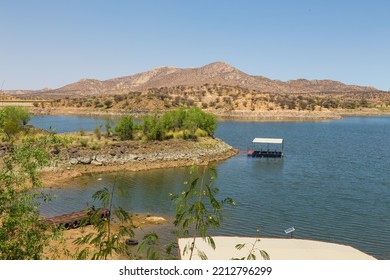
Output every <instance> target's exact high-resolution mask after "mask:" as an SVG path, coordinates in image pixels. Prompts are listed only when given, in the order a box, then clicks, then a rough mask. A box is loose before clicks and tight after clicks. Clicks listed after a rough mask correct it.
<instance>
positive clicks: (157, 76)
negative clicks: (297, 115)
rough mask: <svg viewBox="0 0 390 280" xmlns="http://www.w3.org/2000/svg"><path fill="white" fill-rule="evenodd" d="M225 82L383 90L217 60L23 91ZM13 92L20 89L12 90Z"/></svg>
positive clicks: (73, 92)
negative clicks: (277, 75) (270, 74)
mask: <svg viewBox="0 0 390 280" xmlns="http://www.w3.org/2000/svg"><path fill="white" fill-rule="evenodd" d="M204 84H221V85H229V86H240V87H242V88H247V89H253V90H260V91H262V92H267V93H282V94H288V93H344V92H345V93H349V92H355V93H366V92H380V91H381V90H378V89H376V88H374V87H368V86H357V85H347V84H344V83H342V82H339V81H333V80H328V79H324V80H307V79H296V80H289V81H286V82H283V81H280V80H272V79H269V78H267V77H264V76H256V75H250V74H247V73H245V72H242V71H240V70H239V69H237V68H235V67H233V66H231V65H229V64H227V63H225V62H220V61H218V62H213V63H210V64H207V65H204V66H201V67H194V68H177V67H173V66H162V67H157V68H153V69H151V70H149V71H145V72H141V73H137V74H134V75H129V76H123V77H117V78H112V79H108V80H103V81H101V80H97V79H81V80H79V81H77V82H74V83H71V84H68V85H65V86H63V87H60V88H57V89H43V90H37V91H22V92H23V93H24V94H26V92H28V93H29V94H32V95H37V96H38V95H39V96H43V97H45V96H46V97H50V96H53V97H55V96H70V97H73V96H95V95H113V94H123V93H128V92H131V91H143V90H146V89H150V88H161V87H176V86H201V85H204ZM11 92H17V91H8V93H9V94H12V93H11Z"/></svg>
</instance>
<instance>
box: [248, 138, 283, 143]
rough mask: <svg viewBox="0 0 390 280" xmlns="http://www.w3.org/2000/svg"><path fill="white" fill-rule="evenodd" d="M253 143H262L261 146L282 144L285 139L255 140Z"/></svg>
mask: <svg viewBox="0 0 390 280" xmlns="http://www.w3.org/2000/svg"><path fill="white" fill-rule="evenodd" d="M252 142H253V143H260V144H282V143H283V139H281V138H255V139H253V141H252Z"/></svg>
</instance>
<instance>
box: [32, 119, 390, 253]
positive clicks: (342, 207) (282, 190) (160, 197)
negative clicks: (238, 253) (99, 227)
mask: <svg viewBox="0 0 390 280" xmlns="http://www.w3.org/2000/svg"><path fill="white" fill-rule="evenodd" d="M99 122H101V123H104V121H102V120H101V119H98V118H80V117H68V116H67V117H65V116H45V117H34V118H33V120H32V121H31V124H34V125H36V126H41V127H43V128H48V126H52V127H56V129H57V131H58V132H63V131H78V130H80V128H83V129H85V130H92V129H93V128H95V126H96V124H97V123H99ZM216 134H217V137H219V138H221V139H223V140H224V141H225V142H227V143H229V144H230V145H232V146H233V147H235V148H238V149H240V150H243V151H246V150H247V148H249V147H251V144H250V143H251V140H252V139H253V138H255V137H275V138H284V140H285V145H284V151H285V157H284V158H283V159H268V160H267V159H253V158H248V157H247V156H246V153H245V152H242V153H240V154H238V155H237V156H235V157H233V158H231V159H228V160H226V161H223V162H220V163H218V164H216V165H215V167H216V169H217V172H218V179H217V181H216V182H215V186H217V187H218V188H219V189H220V196H221V197H227V196H229V197H232V198H233V199H235V200H236V201H237V206H236V207H235V208H234V209H232V210H230V211H229V213H228V217H227V219H226V220H225V223H224V225H223V227H222V228H221V229H220V230H219V231H218V232H217V233H218V234H225V235H250V236H253V235H256V230H257V229H260V230H261V234H262V235H263V236H272V237H286V234H285V233H284V230H285V229H287V228H289V227H291V226H293V227H295V229H296V231H295V233H294V237H296V238H308V239H314V240H322V241H330V242H336V243H342V244H348V245H351V246H353V247H355V248H357V249H359V250H361V251H363V252H366V253H368V254H370V255H373V256H375V257H377V258H380V259H390V172H389V171H390V145H389V143H390V142H389V139H390V117H351V118H345V119H343V120H338V121H326V122H270V123H267V122H231V121H226V122H220V123H219V125H218V129H217V133H216ZM188 173H189V171H188V169H187V168H173V169H161V170H151V171H143V172H126V173H125V172H118V173H114V174H94V175H86V176H82V177H80V178H76V179H74V180H72V181H71V182H69V185H68V186H66V187H65V186H64V187H60V188H56V189H53V190H52V191H53V193H56V194H58V196H59V198H58V199H57V200H56V201H54V202H52V203H50V204H49V205H46V206H45V207H43V208H42V211H43V212H44V213H46V214H47V213H51V214H61V213H67V212H71V211H76V210H80V209H82V208H84V207H85V204H86V202H87V201H91V196H92V194H93V193H94V192H95V191H96V190H98V189H100V188H102V187H103V186H110V185H112V183H113V181H114V177H117V178H118V184H119V185H121V186H123V188H124V196H122V197H121V198H118V199H117V201H116V203H117V204H119V205H121V206H122V207H124V208H125V209H127V210H129V211H134V212H150V213H154V214H165V215H172V214H173V213H174V209H173V205H172V203H171V201H170V199H169V196H168V194H169V193H178V192H180V191H181V190H182V189H183V182H184V181H185V180H188Z"/></svg>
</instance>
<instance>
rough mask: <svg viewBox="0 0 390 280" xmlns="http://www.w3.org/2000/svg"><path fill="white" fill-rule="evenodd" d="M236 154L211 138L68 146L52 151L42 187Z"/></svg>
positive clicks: (205, 161) (216, 158)
mask: <svg viewBox="0 0 390 280" xmlns="http://www.w3.org/2000/svg"><path fill="white" fill-rule="evenodd" d="M237 153H238V151H237V150H235V149H234V148H233V147H231V146H229V145H228V144H226V143H224V142H223V141H221V140H219V139H215V138H211V137H205V138H199V139H198V140H197V141H193V140H179V139H171V140H165V141H149V142H145V141H123V142H118V143H114V144H111V145H107V147H104V148H103V149H100V150H93V149H91V148H82V147H71V148H68V149H62V150H60V151H52V154H53V159H52V164H51V166H50V167H46V168H44V169H43V170H42V179H43V181H44V183H45V185H46V186H52V185H58V184H60V183H63V182H65V181H66V180H68V179H69V178H74V177H76V176H80V175H83V174H87V173H100V172H115V171H140V170H149V169H156V168H170V167H181V166H190V165H193V164H196V165H207V164H208V163H210V162H213V161H219V160H225V159H228V158H230V157H232V156H234V155H236V154H237Z"/></svg>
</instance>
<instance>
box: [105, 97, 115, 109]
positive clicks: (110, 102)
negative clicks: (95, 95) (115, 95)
mask: <svg viewBox="0 0 390 280" xmlns="http://www.w3.org/2000/svg"><path fill="white" fill-rule="evenodd" d="M112 103H113V102H112V100H111V99H106V100H104V105H105V106H106V109H108V108H111V107H112Z"/></svg>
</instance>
